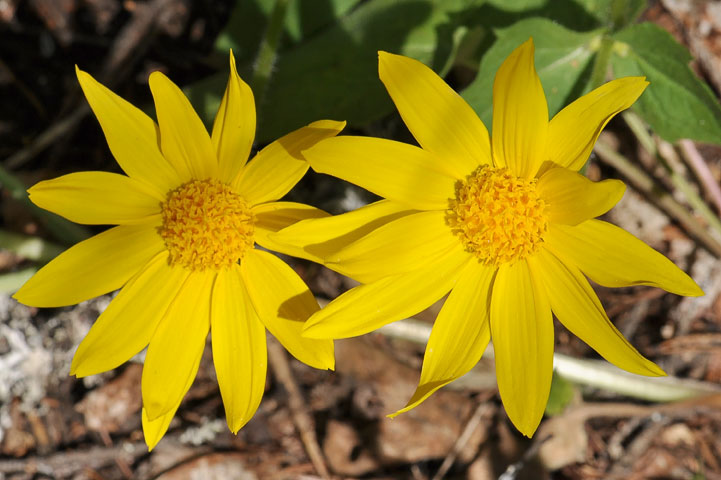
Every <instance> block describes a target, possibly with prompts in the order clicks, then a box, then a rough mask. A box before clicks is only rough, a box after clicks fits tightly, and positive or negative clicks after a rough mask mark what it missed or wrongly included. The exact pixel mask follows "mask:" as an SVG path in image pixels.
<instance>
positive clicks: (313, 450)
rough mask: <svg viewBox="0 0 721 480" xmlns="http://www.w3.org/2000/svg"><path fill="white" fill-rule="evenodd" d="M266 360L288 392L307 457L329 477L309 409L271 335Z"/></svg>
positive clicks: (323, 475)
mask: <svg viewBox="0 0 721 480" xmlns="http://www.w3.org/2000/svg"><path fill="white" fill-rule="evenodd" d="M268 362H269V363H270V367H271V368H272V369H273V374H274V375H275V378H276V379H277V380H278V381H279V382H280V383H281V384H282V385H283V387H284V388H285V390H286V391H287V392H288V408H289V409H290V414H291V417H292V418H293V423H294V424H295V428H296V429H297V430H298V434H299V435H300V440H301V441H302V442H303V446H304V447H305V451H306V453H307V454H308V458H310V461H311V463H312V464H313V467H314V468H315V471H316V472H318V475H320V476H321V477H323V478H324V479H328V478H330V473H329V472H328V467H326V463H325V459H324V458H323V452H322V451H321V449H320V446H319V445H318V439H317V438H316V436H315V428H314V425H313V418H312V417H311V414H310V409H309V408H308V406H307V405H306V403H305V400H304V399H303V395H301V393H300V389H299V388H298V385H297V384H296V383H295V380H294V379H293V374H292V373H291V371H290V364H289V363H288V356H287V354H286V353H285V349H284V348H283V347H282V346H281V345H280V344H279V343H278V341H277V340H275V339H274V338H272V337H269V338H268Z"/></svg>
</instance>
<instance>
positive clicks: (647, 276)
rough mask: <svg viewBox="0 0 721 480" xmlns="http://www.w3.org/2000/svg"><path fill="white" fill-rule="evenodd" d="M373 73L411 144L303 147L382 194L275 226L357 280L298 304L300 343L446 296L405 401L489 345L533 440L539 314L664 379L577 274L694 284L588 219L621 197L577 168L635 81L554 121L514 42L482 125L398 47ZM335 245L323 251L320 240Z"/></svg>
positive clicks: (325, 169) (312, 157)
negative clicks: (301, 309)
mask: <svg viewBox="0 0 721 480" xmlns="http://www.w3.org/2000/svg"><path fill="white" fill-rule="evenodd" d="M379 70H380V78H381V80H382V81H383V83H384V84H385V86H386V88H387V90H388V92H389V93H390V96H391V97H392V99H393V101H394V103H395V104H396V107H397V108H398V110H399V112H400V114H401V116H402V117H403V120H404V121H405V123H406V125H407V126H408V128H409V129H410V131H411V133H412V134H413V136H414V137H415V139H416V140H417V141H418V143H419V144H420V148H418V147H415V146H412V145H406V144H403V143H399V142H395V141H391V140H382V139H376V138H362V137H350V136H344V137H336V138H330V139H327V140H324V141H323V142H319V143H318V144H316V145H315V146H313V147H312V148H310V149H308V150H306V151H304V154H305V156H306V158H307V159H308V160H309V161H310V163H311V166H312V167H313V168H314V169H315V170H316V171H318V172H321V173H328V174H331V175H335V176H337V177H340V178H342V179H344V180H347V181H350V182H353V183H356V184H358V185H360V186H362V187H364V188H366V189H367V190H370V191H372V192H374V193H376V194H378V195H380V196H382V197H385V199H384V200H381V201H380V202H377V203H375V204H372V205H369V206H367V207H364V208H362V209H359V210H357V211H355V212H351V213H348V214H345V215H341V216H339V217H335V218H329V219H318V220H307V221H304V222H300V223H298V224H296V225H293V226H291V227H289V228H287V229H286V230H283V231H282V232H280V233H278V234H276V235H275V237H274V238H275V239H276V240H277V241H283V240H284V239H286V240H287V239H290V238H293V239H296V240H298V241H301V242H302V243H304V245H305V249H306V251H307V252H309V253H313V254H315V255H318V256H322V257H325V262H326V265H328V266H329V267H331V268H333V269H335V270H337V271H339V272H341V273H344V274H346V275H348V276H351V277H353V278H356V279H357V280H359V281H361V282H362V283H364V285H361V286H358V287H356V288H353V289H351V290H350V291H348V292H346V293H344V294H343V295H341V296H340V297H338V298H337V299H335V300H334V301H332V302H330V303H329V304H328V305H327V306H326V307H325V308H324V309H323V310H321V311H319V312H317V313H315V314H313V316H311V318H310V319H309V321H308V322H307V323H306V327H305V329H304V334H305V335H307V336H309V337H312V338H343V337H349V336H355V335H361V334H364V333H367V332H370V331H372V330H375V329H376V328H378V327H380V326H382V325H384V324H386V323H389V322H392V321H395V320H399V319H402V318H405V317H407V316H410V315H414V314H416V313H418V312H419V311H421V310H423V309H425V308H426V307H428V306H430V305H431V304H433V303H434V302H436V301H437V300H439V299H440V298H441V297H443V296H444V295H445V294H447V293H448V292H450V294H449V296H448V298H447V300H446V301H445V304H444V305H443V308H442V309H441V311H440V313H439V315H438V318H437V319H436V321H435V324H434V326H433V330H432V333H431V336H430V339H429V341H428V345H427V347H426V352H425V357H424V360H423V368H422V372H421V378H420V383H419V385H418V388H417V390H416V392H415V393H414V395H413V396H412V398H411V399H410V401H409V402H408V404H407V406H406V407H405V408H403V409H401V410H400V411H398V412H396V413H395V414H394V415H397V414H398V413H401V412H404V411H407V410H409V409H411V408H413V407H415V406H416V405H418V404H420V403H421V402H422V401H423V400H425V399H426V398H428V396H430V395H431V394H432V393H433V392H435V391H436V390H437V389H438V388H440V387H442V386H444V385H446V384H448V383H449V382H451V381H453V380H455V379H457V378H458V377H460V376H462V375H463V374H465V373H466V372H468V371H469V370H470V369H471V368H472V367H473V366H474V365H475V364H476V363H477V362H478V360H479V359H480V357H481V355H482V354H483V352H484V350H485V348H486V346H487V345H488V343H489V341H490V340H493V346H494V349H495V358H496V376H497V379H498V388H499V392H500V395H501V399H502V400H503V403H504V405H505V407H506V411H507V413H508V416H509V418H510V419H511V421H512V422H513V423H514V425H516V427H517V428H518V429H519V430H520V431H521V432H522V433H524V434H525V435H528V436H530V435H532V434H533V433H534V431H535V430H536V428H537V427H538V424H539V422H540V420H541V417H542V415H543V411H544V407H545V404H546V401H547V398H548V393H549V389H550V385H551V374H552V369H553V348H554V334H553V321H552V312H553V313H554V314H555V315H556V317H557V318H558V319H559V320H560V321H561V323H563V324H564V325H565V326H566V327H567V328H568V329H569V330H570V331H571V332H573V333H574V334H576V335H577V336H578V337H580V338H581V339H582V340H583V341H585V342H586V343H587V344H589V345H590V346H591V347H592V348H594V349H595V350H596V351H597V352H598V353H599V354H600V355H601V356H603V357H604V358H605V359H607V360H608V361H609V362H611V363H613V364H615V365H617V366H619V367H620V368H623V369H625V370H628V371H630V372H633V373H637V374H641V375H664V373H663V371H662V370H661V369H660V368H659V367H657V366H656V365H655V364H653V363H652V362H650V361H649V360H647V359H646V358H644V357H643V356H642V355H641V354H640V353H639V352H638V351H637V350H636V349H635V348H634V347H632V346H631V345H630V344H629V343H628V342H627V341H626V340H625V339H624V338H623V336H622V335H621V334H620V333H619V331H618V330H617V329H616V328H615V327H614V325H613V324H612V323H611V322H610V320H609V319H608V317H607V316H606V313H605V312H604V309H603V307H602V306H601V303H600V301H599V299H598V297H597V296H596V294H595V293H594V291H593V289H592V288H591V286H590V284H589V282H588V280H586V277H589V278H591V279H592V280H594V281H595V282H597V283H599V284H601V285H605V286H610V287H621V286H628V285H653V286H657V287H660V288H663V289H665V290H667V291H670V292H674V293H677V294H680V295H702V294H703V292H702V291H701V290H700V289H699V287H698V286H697V285H696V284H695V283H694V281H693V280H692V279H691V278H690V277H688V276H687V275H686V274H685V273H683V272H682V271H681V270H679V269H678V268H677V267H676V266H675V265H674V264H673V263H671V262H670V261H669V260H668V259H666V258H665V257H664V256H662V255H661V254H659V253H658V252H656V251H655V250H653V249H651V248H650V247H648V246H646V245H645V244H644V243H642V242H641V241H639V240H637V239H636V238H635V237H633V236H632V235H630V234H628V233H626V232H625V231H623V230H621V229H620V228H618V227H615V226H613V225H611V224H609V223H606V222H603V221H600V220H595V219H594V218H595V217H597V216H599V215H601V214H603V213H605V212H607V211H608V210H609V209H611V208H612V207H613V206H614V205H615V204H616V203H617V202H618V201H619V200H620V198H621V197H622V196H623V192H624V189H625V187H624V185H623V183H621V182H620V181H617V180H605V181H602V182H597V183H594V182H591V181H590V180H588V179H587V178H586V177H584V176H582V175H580V174H579V173H577V172H578V170H579V169H580V168H581V167H582V166H583V164H584V163H585V162H586V159H587V158H588V156H589V154H590V153H591V149H592V148H593V145H594V143H595V141H596V139H597V138H598V135H599V133H600V132H601V130H602V129H603V127H604V126H605V125H606V123H607V122H608V121H609V120H610V119H611V118H612V117H613V116H614V115H615V114H616V113H618V112H620V111H621V110H623V109H625V108H628V107H629V106H630V105H631V104H632V103H633V102H634V101H635V100H636V99H637V98H638V97H639V96H640V95H641V93H642V92H643V90H644V89H645V88H646V85H647V82H646V81H645V79H644V78H641V77H628V78H621V79H618V80H614V81H612V82H609V83H607V84H605V85H603V86H601V87H599V88H597V89H595V90H593V91H592V92H590V93H589V94H587V95H585V96H583V97H581V98H580V99H578V100H576V101H575V102H573V103H572V104H570V105H569V106H567V107H566V108H565V109H563V110H562V111H561V112H559V113H558V114H557V115H556V116H555V117H553V119H551V120H550V121H549V120H548V107H547V104H546V99H545V96H544V93H543V89H542V87H541V83H540V80H539V78H538V75H537V74H536V71H535V68H534V62H533V42H532V40H528V41H527V42H525V43H524V44H522V45H521V46H520V47H518V48H517V49H516V50H515V51H514V52H513V53H511V55H510V56H509V57H508V58H507V59H506V60H505V62H504V63H503V65H502V66H501V67H500V69H499V70H498V72H497V74H496V79H495V84H494V89H493V108H494V110H493V135H492V137H491V136H489V134H488V131H487V130H486V128H485V126H484V125H483V123H482V122H481V121H480V119H479V118H478V116H477V115H476V114H475V113H474V112H473V110H472V109H471V107H470V106H469V105H468V104H466V102H465V101H464V100H463V99H462V98H461V97H460V96H459V95H458V94H456V93H455V92H454V91H453V90H452V89H451V88H450V87H448V85H446V84H445V83H444V82H443V80H442V79H440V78H439V77H438V76H437V75H436V74H435V73H433V72H432V71H431V70H430V69H429V68H427V67H426V66H424V65H423V64H421V63H419V62H417V61H415V60H412V59H410V58H406V57H402V56H399V55H393V54H390V53H385V52H380V54H379ZM331 234H335V235H336V236H337V237H338V238H343V239H345V240H346V241H350V243H349V244H348V245H347V246H345V247H344V248H340V249H339V248H337V245H336V243H337V242H336V243H334V242H332V241H331V242H329V241H328V240H327V238H328V236H329V235H331Z"/></svg>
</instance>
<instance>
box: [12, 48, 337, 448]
mask: <svg viewBox="0 0 721 480" xmlns="http://www.w3.org/2000/svg"><path fill="white" fill-rule="evenodd" d="M77 74H78V80H79V81H80V85H81V87H82V89H83V92H84V93H85V96H86V98H87V100H88V102H89V103H90V106H91V108H92V110H93V111H94V113H95V115H96V116H97V118H98V121H99V122H100V126H101V127H102V129H103V132H104V133H105V137H106V139H107V142H108V146H109V147H110V150H111V152H112V154H113V156H114V157H115V159H116V160H117V162H118V163H119V164H120V167H121V168H122V169H123V171H124V172H125V173H126V174H127V176H126V175H121V174H115V173H106V172H80V173H72V174H69V175H65V176H63V177H60V178H57V179H54V180H48V181H43V182H40V183H38V184H37V185H35V186H33V187H32V188H31V189H30V190H29V194H30V199H31V200H32V201H33V202H34V203H35V204H36V205H38V206H39V207H42V208H44V209H47V210H50V211H52V212H55V213H57V214H59V215H62V216H63V217H65V218H68V219H70V220H72V221H75V222H78V223H84V224H93V225H98V224H99V225H105V224H108V225H118V226H115V227H113V228H111V229H109V230H107V231H105V232H103V233H100V234H98V235H96V236H94V237H92V238H90V239H88V240H85V241H83V242H81V243H79V244H77V245H75V246H74V247H72V248H70V249H69V250H67V251H66V252H64V253H63V254H62V255H60V256H59V257H57V258H56V259H55V260H53V261H52V262H50V263H49V264H48V265H47V266H45V267H44V268H43V269H41V270H40V271H39V272H37V274H36V275H35V276H34V277H33V278H31V279H30V280H29V281H28V282H27V283H26V284H25V285H24V286H23V287H22V288H21V289H20V290H19V291H18V292H17V293H16V294H15V298H16V299H17V300H19V301H20V302H22V303H24V304H27V305H32V306H37V307H59V306H64V305H71V304H74V303H78V302H82V301H84V300H87V299H90V298H93V297H96V296H98V295H102V294H105V293H107V292H110V291H113V290H116V289H118V288H121V287H122V289H121V290H120V293H119V294H118V295H117V296H116V297H115V298H114V299H113V300H112V302H111V303H110V305H109V306H108V308H107V309H106V310H105V311H104V312H103V313H102V314H101V315H100V317H99V318H98V319H97V321H96V322H95V324H94V325H93V326H92V328H91V329H90V332H89V333H88V335H87V336H86V337H85V339H84V340H83V342H82V343H81V344H80V346H79V347H78V349H77V352H76V353H75V357H74V358H73V362H72V367H71V372H70V373H71V374H73V375H76V376H78V377H84V376H87V375H93V374H96V373H100V372H104V371H106V370H110V369H112V368H115V367H117V366H119V365H120V364H122V363H123V362H125V361H127V360H128V359H129V358H131V357H132V356H133V355H135V354H137V353H138V352H140V351H141V350H143V349H144V348H145V347H146V346H148V349H147V353H146V357H145V365H144V367H143V375H142V397H143V411H142V423H143V430H144V433H145V440H146V443H147V444H148V447H149V448H150V449H152V448H153V447H154V446H155V445H156V444H157V442H158V441H159V440H160V438H161V437H162V436H163V435H164V434H165V432H166V431H167V429H168V426H169V424H170V421H171V419H172V418H173V416H174V415H175V412H176V410H177V409H178V406H179V405H180V402H181V400H182V398H183V396H184V395H185V393H186V392H187V391H188V389H189V388H190V385H191V384H192V382H193V379H194V378H195V375H196V372H197V371H198V366H199V364H200V359H201V356H202V353H203V350H204V348H205V343H206V338H207V336H208V331H210V332H211V341H212V347H213V362H214V365H215V371H216V373H217V378H218V383H219V385H220V393H221V395H222V398H223V403H224V404H225V411H226V416H227V420H228V426H229V427H230V430H232V431H233V432H234V433H236V432H237V431H238V430H239V429H240V428H241V427H242V426H243V425H244V424H245V423H246V422H247V421H248V420H249V419H250V418H251V417H252V416H253V414H254V413H255V411H256V410H257V408H258V405H259V404H260V400H261V398H262V396H263V391H264V389H265V381H266V368H267V351H266V328H267V329H268V330H269V331H270V333H271V334H273V336H275V338H277V339H278V340H279V341H280V343H281V344H282V345H283V346H284V347H285V348H286V349H287V350H288V351H289V352H290V353H291V354H292V355H293V356H295V357H296V358H297V359H298V360H300V361H302V362H304V363H306V364H308V365H310V366H313V367H315V368H319V369H332V368H333V367H334V356H333V342H332V340H313V339H308V338H303V337H301V330H302V326H303V322H304V321H305V320H306V319H307V318H308V317H309V316H310V315H311V314H312V313H314V312H315V311H317V310H318V304H317V302H316V300H315V298H314V296H313V294H312V293H311V292H310V290H309V289H308V287H307V286H306V285H305V283H304V282H303V281H302V280H301V279H300V277H299V276H298V275H297V274H296V273H295V272H294V271H293V269H291V268H290V267H289V266H288V265H287V264H285V263H284V262H283V261H281V260H280V259H279V258H278V257H276V256H275V255H273V254H271V253H268V252H267V251H265V250H260V249H257V248H256V247H255V246H256V245H260V246H261V247H264V248H266V249H271V250H278V251H281V252H283V253H287V254H291V255H292V254H296V253H300V254H301V255H302V254H303V252H302V251H300V250H299V249H294V248H292V247H289V248H285V247H282V246H279V245H276V244H275V243H274V242H273V241H271V240H270V239H269V238H268V235H269V234H270V233H272V232H275V231H277V230H279V229H281V228H283V227H286V226H288V225H290V224H292V223H294V222H296V221H298V220H300V219H305V218H312V217H319V216H325V215H326V214H325V213H324V212H322V211H320V210H317V209H315V208H312V207H309V206H306V205H303V204H297V203H290V202H278V201H276V200H277V199H279V198H280V197H282V196H283V195H285V194H286V193H287V192H288V191H289V190H290V189H291V188H292V187H293V186H294V185H295V184H296V183H297V182H298V181H299V180H300V178H301V177H302V176H303V175H304V174H305V172H306V171H307V169H308V163H307V162H306V161H305V160H304V158H303V157H302V155H301V154H300V151H301V150H303V149H306V148H308V147H310V146H312V145H313V144H315V143H316V142H318V141H319V140H321V139H324V138H327V137H332V136H334V135H336V134H337V133H338V132H339V131H340V130H341V129H342V128H343V126H344V124H343V123H342V122H334V121H328V120H325V121H318V122H315V123H312V124H310V125H309V126H307V127H304V128H301V129H299V130H296V131H294V132H292V133H290V134H288V135H286V136H284V137H282V138H281V139H279V140H277V141H275V142H273V143H271V144H270V145H268V146H267V147H265V148H263V149H262V150H261V151H260V152H258V153H257V155H256V156H255V157H254V159H252V160H251V161H249V162H246V160H247V159H248V156H249V154H250V151H251V146H252V144H253V138H254V135H255V122H256V119H255V103H254V99H253V93H252V91H251V90H250V88H249V87H248V85H246V84H245V83H244V82H243V81H242V80H241V78H240V77H239V76H238V74H237V71H236V68H235V61H234V59H233V55H232V52H231V56H230V78H229V80H228V86H227V89H226V91H225V95H224V97H223V99H222V102H221V105H220V108H219V110H218V114H217V116H216V118H215V123H214V125H213V131H212V134H211V135H210V136H209V135H208V132H207V130H206V129H205V127H204V126H203V124H202V123H201V120H200V118H199V117H198V115H197V114H196V113H195V111H194V110H193V108H192V106H191V105H190V102H189V101H188V99H187V98H186V97H185V96H184V95H183V93H182V92H181V90H180V89H179V88H178V87H177V86H176V85H175V84H173V83H172V82H171V81H170V80H169V79H168V78H167V77H166V76H165V75H163V74H162V73H160V72H154V73H153V74H151V76H150V89H151V91H152V94H153V98H154V101H155V108H156V112H157V117H158V124H157V125H156V123H155V122H154V121H153V120H152V119H150V118H149V117H148V116H147V115H145V114H144V113H143V112H141V111H140V110H138V109H137V108H135V107H133V106H132V105H131V104H129V103H128V102H126V101H125V100H123V99H122V98H120V97H118V96H117V95H115V94H114V93H112V92H111V91H110V90H108V89H107V88H105V87H104V86H102V85H101V84H100V83H98V82H97V81H95V80H94V79H93V78H92V77H91V76H90V75H89V74H87V73H86V72H83V71H81V70H78V71H77Z"/></svg>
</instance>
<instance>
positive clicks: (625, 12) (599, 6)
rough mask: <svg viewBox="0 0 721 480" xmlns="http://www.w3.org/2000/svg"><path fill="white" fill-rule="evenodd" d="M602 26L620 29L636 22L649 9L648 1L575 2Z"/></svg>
mask: <svg viewBox="0 0 721 480" xmlns="http://www.w3.org/2000/svg"><path fill="white" fill-rule="evenodd" d="M574 1H575V2H577V3H578V4H579V5H582V6H583V8H584V9H585V10H586V11H587V12H588V13H589V14H591V15H593V16H594V17H595V18H596V19H597V20H598V22H599V23H600V24H601V25H607V26H612V27H614V28H615V29H620V28H623V27H625V26H626V25H630V24H631V23H633V22H635V21H636V19H638V17H639V16H640V15H641V13H643V11H644V10H645V9H646V7H648V1H647V0H574Z"/></svg>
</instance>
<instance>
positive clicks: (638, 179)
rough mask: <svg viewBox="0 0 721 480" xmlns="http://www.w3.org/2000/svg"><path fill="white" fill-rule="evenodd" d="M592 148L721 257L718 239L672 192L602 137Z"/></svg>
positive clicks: (605, 161) (720, 245)
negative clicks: (660, 185)
mask: <svg viewBox="0 0 721 480" xmlns="http://www.w3.org/2000/svg"><path fill="white" fill-rule="evenodd" d="M594 151H595V152H596V154H597V155H598V157H599V158H600V159H601V160H602V161H603V162H604V163H606V164H608V165H610V166H612V167H614V168H615V169H616V170H618V171H619V172H620V173H621V175H623V176H624V177H626V178H627V179H628V181H629V182H630V183H631V185H633V187H634V188H635V189H636V190H638V191H640V192H642V193H644V194H645V195H646V196H647V197H648V198H650V199H651V200H653V201H654V203H656V205H658V206H659V207H660V208H661V209H662V210H663V211H664V212H666V213H667V214H668V215H669V216H671V218H673V219H675V220H676V221H677V222H679V223H680V224H681V225H683V226H684V228H686V229H687V230H688V232H689V233H690V234H691V235H692V236H694V237H695V238H696V239H698V241H700V242H701V243H702V244H703V246H704V247H705V248H707V249H708V250H709V252H711V253H712V254H713V255H715V256H716V257H720V258H721V243H719V242H718V241H717V240H716V239H715V238H714V237H712V236H711V234H709V232H708V231H707V230H706V228H705V227H704V226H703V225H701V224H700V223H699V222H698V220H696V218H694V216H693V215H691V214H690V213H689V212H688V211H687V210H686V208H684V207H683V205H681V204H680V203H678V202H677V201H676V200H674V198H673V197H672V196H671V194H669V193H668V192H666V191H664V190H663V189H662V188H660V187H659V186H658V184H656V182H655V181H654V180H653V179H652V178H651V177H649V176H648V175H647V174H646V173H645V172H644V171H643V170H641V169H640V168H638V167H637V166H635V165H634V164H633V163H631V161H630V160H628V159H627V158H626V157H624V156H623V155H621V154H620V153H618V152H616V151H615V150H614V149H613V148H612V147H611V146H609V145H608V143H606V141H604V140H603V138H600V139H599V140H598V142H596V146H595V147H594Z"/></svg>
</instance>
